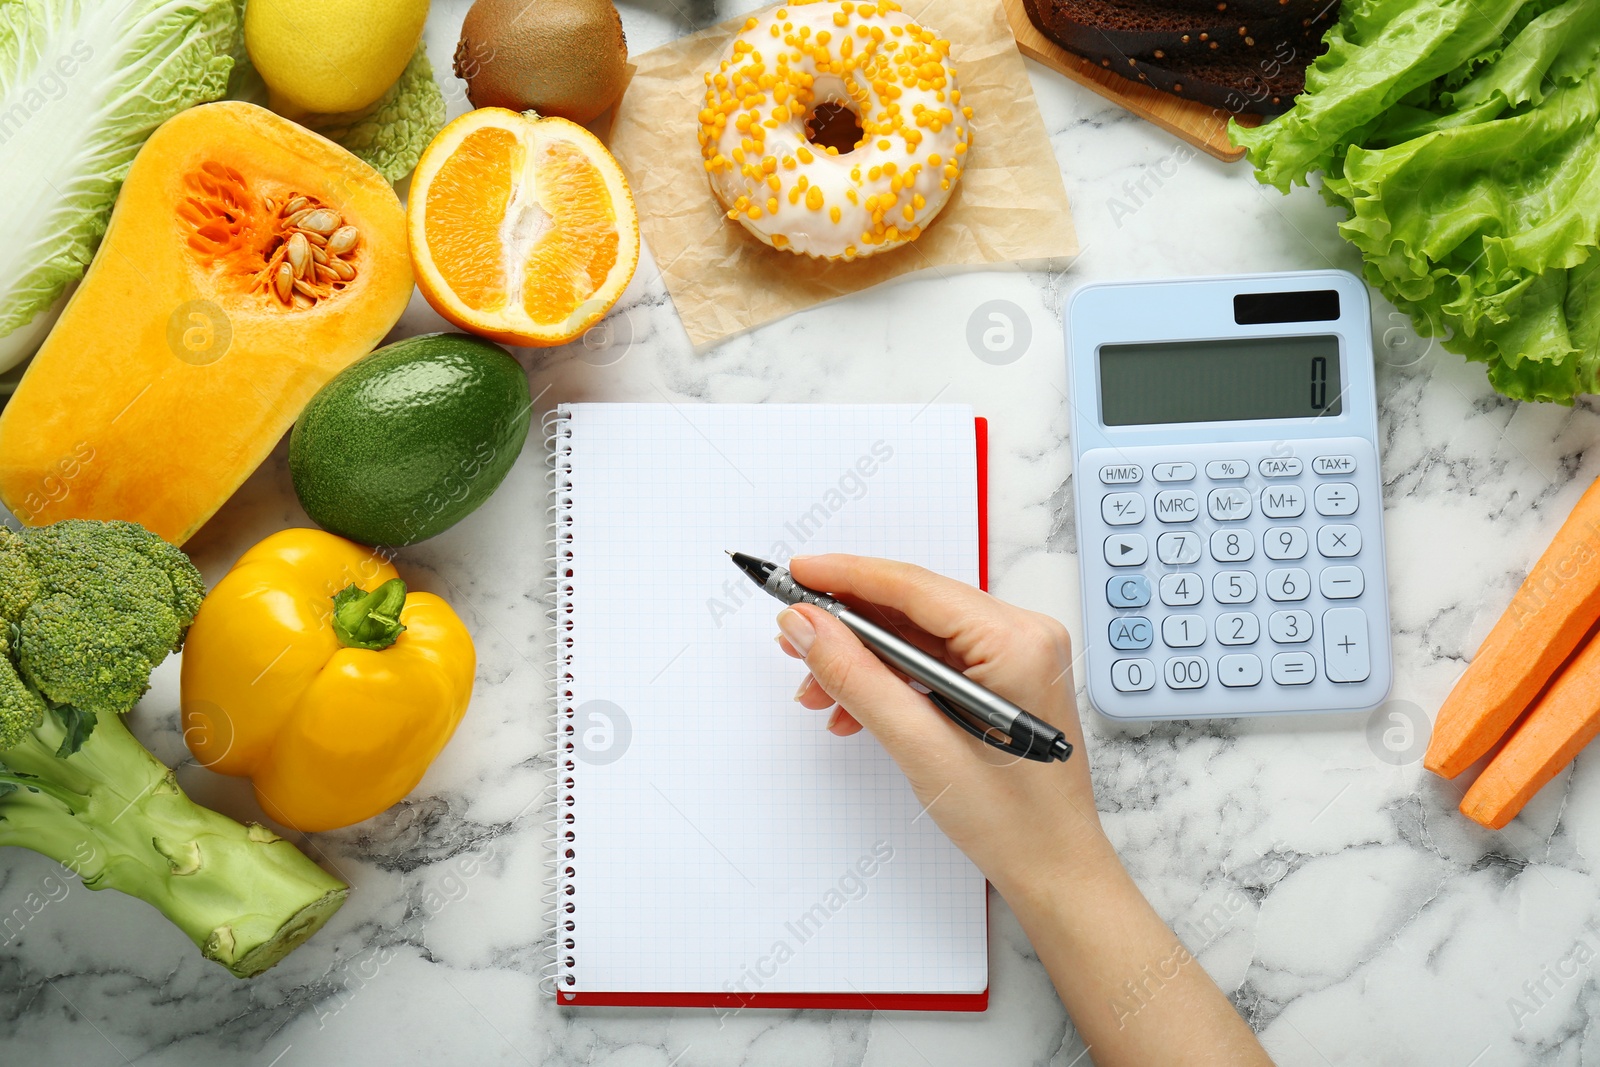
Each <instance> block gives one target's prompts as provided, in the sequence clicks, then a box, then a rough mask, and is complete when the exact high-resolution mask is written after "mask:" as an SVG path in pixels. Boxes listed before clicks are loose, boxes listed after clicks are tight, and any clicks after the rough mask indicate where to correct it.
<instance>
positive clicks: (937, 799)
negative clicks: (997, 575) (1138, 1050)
mask: <svg viewBox="0 0 1600 1067" xmlns="http://www.w3.org/2000/svg"><path fill="white" fill-rule="evenodd" d="M789 566H790V571H791V573H792V574H793V575H794V577H795V580H796V581H798V582H800V583H801V584H802V585H807V586H810V587H811V588H813V589H822V590H826V591H828V592H829V593H833V594H835V595H837V596H839V597H840V598H841V599H844V600H845V601H847V602H849V603H851V604H852V606H854V607H856V608H857V609H858V610H859V611H860V612H861V613H862V614H863V615H864V616H865V617H867V618H869V619H872V620H873V621H874V622H877V623H879V624H880V625H883V626H886V627H887V628H888V629H890V630H892V631H893V632H895V633H897V634H899V635H900V636H901V637H904V638H905V639H907V640H909V641H911V642H912V643H914V644H916V645H918V646H920V647H921V648H922V649H923V650H924V651H927V652H931V653H933V654H934V655H936V656H939V657H940V658H942V659H944V660H945V661H946V662H947V663H949V664H950V665H951V666H953V667H955V668H956V669H957V670H960V671H963V672H964V673H965V674H966V675H967V676H968V677H969V678H971V679H972V680H973V681H975V682H978V683H979V684H981V685H984V686H986V687H988V688H989V689H992V690H994V691H995V692H996V693H998V694H1000V695H1001V696H1003V697H1005V698H1006V699H1007V700H1010V701H1011V702H1012V703H1014V704H1017V705H1019V706H1020V707H1022V708H1024V709H1026V710H1027V711H1030V712H1032V713H1033V714H1034V715H1037V716H1038V717H1039V718H1041V719H1044V720H1045V721H1047V722H1049V723H1051V724H1052V725H1054V726H1056V727H1058V728H1059V729H1061V730H1062V731H1064V732H1065V733H1066V735H1067V737H1068V739H1069V740H1070V741H1071V742H1072V746H1073V749H1074V752H1073V755H1072V757H1071V758H1070V759H1068V760H1066V761H1065V762H1063V763H1050V764H1045V763H1037V762H1034V761H1031V760H1024V759H1022V758H1021V757H1019V756H1014V755H1012V754H1011V753H1009V752H1003V751H1001V750H1000V749H997V748H994V747H992V746H989V745H986V744H984V743H983V742H982V741H980V740H978V739H977V738H976V737H973V736H972V735H971V734H969V733H967V732H966V731H965V730H963V729H961V728H960V727H959V726H957V725H956V724H955V723H953V722H951V721H950V719H949V718H947V717H946V716H945V715H944V714H943V713H942V712H941V711H939V709H938V708H936V707H934V705H933V704H932V703H931V702H930V701H929V700H928V698H927V697H925V696H923V695H922V694H920V693H918V692H916V691H915V690H913V689H912V688H911V687H910V686H909V685H908V684H907V683H906V682H905V680H904V679H903V678H901V677H900V676H899V675H897V674H896V673H894V672H893V671H892V670H890V669H889V668H888V667H886V666H884V664H883V663H882V662H881V661H880V660H879V659H878V658H877V657H876V656H874V655H873V654H872V653H871V652H869V651H868V650H867V649H866V647H865V646H863V645H862V644H861V642H860V640H858V639H857V638H856V636H855V635H854V634H853V633H851V632H850V631H849V630H848V629H847V628H846V627H845V626H844V624H843V623H841V622H839V620H837V619H835V618H834V617H833V616H831V615H829V614H828V613H827V612H825V611H823V610H821V609H820V608H816V607H812V606H810V605H801V606H800V607H797V608H789V609H787V610H785V611H784V612H782V613H781V614H780V615H779V616H778V625H779V628H780V630H781V631H782V633H783V640H782V643H783V646H784V651H786V652H788V653H789V654H790V655H793V656H798V657H800V658H802V659H804V660H805V662H806V666H807V667H809V668H810V670H811V673H810V675H809V676H808V677H807V679H806V680H805V681H804V682H803V683H802V685H801V688H800V690H799V691H798V692H797V694H796V697H795V699H797V700H799V701H800V703H801V704H803V705H805V706H806V707H808V708H812V709H816V710H819V711H820V710H823V709H826V708H830V707H832V706H833V705H834V704H835V703H838V704H839V705H840V708H839V709H837V710H835V711H834V712H833V714H832V716H831V717H830V718H829V720H828V722H827V728H828V729H830V730H832V731H833V732H834V733H836V734H839V735H840V736H846V735H849V734H853V733H855V732H857V731H859V730H860V729H861V728H862V727H866V728H867V729H869V730H871V731H872V733H873V735H874V736H876V737H877V738H878V740H879V741H880V742H881V743H882V744H883V747H884V748H886V749H887V750H888V751H889V753H890V755H892V756H893V757H894V759H895V761H896V762H897V763H898V764H899V765H900V769H901V770H903V771H904V772H905V775H906V777H907V778H908V779H910V781H911V786H912V788H913V789H914V790H915V791H916V794H917V798H918V799H919V800H920V801H921V802H922V804H923V807H924V808H926V809H927V811H928V814H929V815H931V816H932V817H933V818H934V820H935V821H936V822H938V824H939V826H940V827H941V828H942V829H943V830H944V832H945V834H946V835H947V836H948V837H949V838H950V840H951V841H953V842H955V844H956V845H957V846H958V847H959V848H960V849H961V850H962V851H963V852H965V853H966V854H967V855H968V856H970V857H971V858H972V861H973V862H974V863H976V864H977V865H978V867H979V868H980V869H981V870H982V871H983V872H984V874H986V875H987V876H988V877H989V880H990V881H992V882H994V883H995V885H996V887H998V888H999V889H1000V890H1001V892H1002V893H1006V892H1007V890H1008V888H1017V887H1020V886H1023V885H1026V884H1031V883H1036V882H1039V881H1042V880H1054V878H1055V877H1056V876H1058V875H1060V874H1062V873H1064V872H1067V871H1075V872H1077V873H1078V874H1080V875H1081V874H1083V873H1088V872H1093V871H1095V870H1098V869H1100V868H1102V867H1104V866H1105V865H1106V864H1108V863H1109V864H1111V865H1113V866H1114V865H1115V864H1116V860H1115V856H1114V854H1113V852H1112V850H1111V847H1110V845H1109V844H1108V843H1107V842H1106V839H1105V836H1104V834H1103V833H1102V831H1101V829H1100V819H1099V816H1098V815H1097V814H1096V812H1095V806H1094V793H1093V790H1092V788H1091V786H1090V783H1089V767H1088V760H1087V755H1086V753H1085V752H1084V750H1083V732H1082V728H1081V727H1080V725H1079V722H1078V714H1077V709H1076V702H1075V697H1074V686H1073V678H1072V643H1071V639H1070V638H1069V637H1068V636H1067V631H1066V628H1065V627H1063V626H1062V625H1061V624H1060V623H1059V622H1057V621H1056V620H1054V619H1052V618H1050V617H1049V616H1047V615H1040V614H1038V613H1036V612H1032V611H1024V610H1023V609H1021V608H1016V607H1012V606H1011V605H1009V604H1004V603H1002V602H1000V601H998V600H996V599H994V598H993V597H991V596H989V594H987V593H984V592H980V591H979V590H977V589H974V588H972V587H971V586H969V585H964V584H962V583H961V582H957V581H953V580H952V579H949V578H944V577H941V576H940V575H937V574H934V573H933V572H931V571H927V570H924V569H923V568H921V567H915V566H912V565H911V564H908V563H895V562H891V561H888V560H880V559H868V558H865V557H862V556H844V555H827V556H796V557H795V558H794V559H793V560H791V561H790V564H789Z"/></svg>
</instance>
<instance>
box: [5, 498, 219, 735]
mask: <svg viewBox="0 0 1600 1067" xmlns="http://www.w3.org/2000/svg"><path fill="white" fill-rule="evenodd" d="M19 539H20V540H21V542H22V553H21V555H22V562H21V563H20V564H19V563H17V562H15V559H16V556H17V552H16V551H15V549H14V548H13V549H12V551H10V552H7V553H5V556H7V557H10V562H9V567H10V569H11V570H12V571H13V572H15V573H16V575H17V580H18V583H19V589H29V588H31V589H32V591H33V600H32V602H31V603H28V604H26V605H25V606H23V607H21V610H20V613H17V606H16V604H15V603H12V604H9V605H8V604H5V603H3V602H0V611H4V609H5V608H6V607H10V608H11V612H8V613H7V614H8V617H9V618H11V619H12V620H13V621H14V623H15V625H16V626H17V628H18V640H17V642H16V644H17V648H16V660H17V666H18V668H19V670H20V672H21V674H22V677H23V678H24V679H25V680H26V681H27V682H28V683H29V684H30V685H32V686H34V687H35V688H36V689H38V690H39V692H40V693H42V694H43V695H44V696H45V697H46V698H47V699H48V700H50V701H51V702H52V703H55V704H70V705H72V706H73V707H75V708H79V709H81V710H83V711H87V712H91V713H94V714H97V715H99V714H105V715H114V714H121V713H122V712H125V711H127V710H128V709H129V708H131V707H133V705H134V704H135V703H137V702H138V700H139V698H140V697H141V696H143V695H144V691H145V689H147V688H148V687H149V683H150V672H151V671H152V670H154V669H155V667H156V665H157V664H158V663H160V662H161V661H162V660H164V659H166V658H167V655H168V654H169V653H171V652H175V651H177V650H178V649H179V648H181V647H182V645H183V635H184V632H185V631H186V630H187V629H188V628H189V623H190V622H192V621H194V616H195V612H197V611H199V610H200V601H201V599H202V598H203V597H204V596H205V584H204V582H203V581H202V580H201V578H200V572H199V571H197V570H195V568H194V564H192V563H190V562H189V559H188V557H187V556H185V555H184V554H183V553H182V552H180V551H178V550H177V549H176V548H173V547H172V546H171V545H169V544H167V543H166V542H165V541H163V540H161V539H160V538H159V537H156V536H155V535H154V534H152V533H150V532H149V531H147V530H146V529H145V528H144V527H142V526H138V525H136V524H134V523H131V522H91V521H88V520H83V519H69V520H67V521H65V522H58V523H56V524H55V525H53V526H46V527H42V528H40V529H37V530H30V531H28V532H27V533H25V534H22V535H13V541H15V540H19ZM9 599H10V600H12V601H16V600H18V599H20V597H18V596H16V595H13V596H12V597H10V598H9Z"/></svg>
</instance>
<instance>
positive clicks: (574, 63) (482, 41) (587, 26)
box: [455, 0, 628, 122]
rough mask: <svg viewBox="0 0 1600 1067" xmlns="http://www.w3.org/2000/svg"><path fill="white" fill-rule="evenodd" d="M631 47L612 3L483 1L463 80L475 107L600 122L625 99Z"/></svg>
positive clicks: (473, 12)
mask: <svg viewBox="0 0 1600 1067" xmlns="http://www.w3.org/2000/svg"><path fill="white" fill-rule="evenodd" d="M627 67H628V42H627V39H626V38H625V37H624V36H623V33H622V16H621V15H619V14H617V9H616V7H615V6H614V5H613V4H612V3H611V0H476V2H475V3H474V4H473V5H472V8H471V9H470V10H469V11H468V12H467V17H466V21H464V22H463V23H462V25H461V40H460V42H459V43H458V44H457V45H456V54H455V72H456V77H458V78H461V79H462V80H463V81H465V82H466V83H467V99H468V100H470V101H471V102H472V106H473V107H475V108H477V107H505V108H510V109H511V110H513V111H537V112H538V113H539V114H541V115H554V116H557V117H559V118H564V119H571V120H572V121H573V122H592V121H593V120H594V119H596V118H598V117H599V116H601V115H603V114H605V112H606V110H607V109H608V108H610V107H611V106H612V105H613V104H615V103H616V102H617V101H618V100H620V99H621V98H622V90H623V89H624V88H625V87H626V86H627V80H628V73H627Z"/></svg>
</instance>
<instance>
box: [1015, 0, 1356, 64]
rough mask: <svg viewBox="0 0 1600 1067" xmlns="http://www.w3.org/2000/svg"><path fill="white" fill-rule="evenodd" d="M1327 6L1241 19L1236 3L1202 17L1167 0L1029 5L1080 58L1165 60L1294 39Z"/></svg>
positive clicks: (1305, 2) (1316, 0)
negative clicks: (1135, 57)
mask: <svg viewBox="0 0 1600 1067" xmlns="http://www.w3.org/2000/svg"><path fill="white" fill-rule="evenodd" d="M1326 3H1327V0H1295V3H1294V4H1293V5H1289V6H1285V7H1283V8H1281V9H1279V10H1278V11H1275V12H1274V13H1273V14H1272V15H1271V16H1270V17H1269V16H1262V17H1247V16H1243V15H1235V13H1234V11H1233V5H1231V4H1224V5H1223V6H1224V7H1227V8H1228V10H1226V11H1216V10H1211V11H1198V12H1197V11H1194V10H1192V9H1187V8H1183V7H1178V6H1174V5H1173V4H1172V3H1169V2H1167V0H1159V2H1158V0H1151V2H1149V3H1140V2H1139V0H1122V2H1117V0H1034V2H1033V3H1030V5H1029V6H1032V7H1034V9H1035V10H1037V11H1038V12H1039V13H1040V18H1041V19H1043V21H1045V22H1046V23H1048V29H1047V30H1046V32H1047V33H1049V35H1050V36H1051V37H1052V38H1053V39H1054V40H1055V41H1056V42H1057V43H1058V44H1060V45H1062V46H1063V47H1065V48H1067V49H1070V50H1071V51H1073V52H1077V53H1079V54H1080V55H1081V54H1084V53H1086V52H1093V53H1095V54H1097V55H1116V54H1118V53H1121V54H1124V55H1130V56H1151V57H1152V58H1154V59H1164V58H1167V57H1169V56H1195V55H1198V54H1200V53H1201V52H1207V51H1210V52H1217V51H1226V50H1231V49H1235V48H1237V47H1249V46H1253V45H1254V44H1256V42H1257V41H1274V42H1276V41H1282V40H1288V39H1291V38H1293V37H1294V36H1296V35H1297V33H1298V31H1299V30H1300V29H1301V27H1302V23H1303V22H1305V21H1307V20H1310V19H1312V18H1313V17H1315V15H1316V14H1317V11H1318V9H1319V8H1318V6H1317V5H1325V4H1326ZM1275 6H1276V5H1275ZM1034 21H1035V23H1036V24H1037V23H1038V22H1039V21H1040V19H1035V20H1034ZM1041 28H1043V27H1041Z"/></svg>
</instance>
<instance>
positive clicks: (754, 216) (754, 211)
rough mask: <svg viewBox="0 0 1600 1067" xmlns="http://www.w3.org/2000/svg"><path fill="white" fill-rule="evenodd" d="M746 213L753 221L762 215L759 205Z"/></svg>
mask: <svg viewBox="0 0 1600 1067" xmlns="http://www.w3.org/2000/svg"><path fill="white" fill-rule="evenodd" d="M745 214H747V215H749V216H750V221H751V222H754V221H755V220H756V219H759V218H760V217H761V209H760V208H759V207H752V208H751V209H750V210H749V211H747V212H745Z"/></svg>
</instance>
